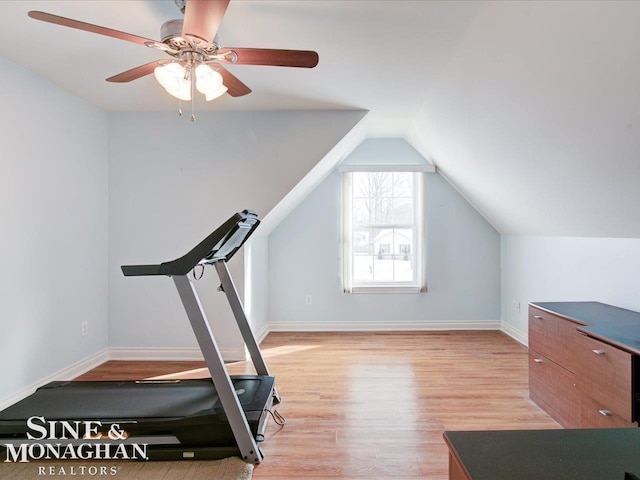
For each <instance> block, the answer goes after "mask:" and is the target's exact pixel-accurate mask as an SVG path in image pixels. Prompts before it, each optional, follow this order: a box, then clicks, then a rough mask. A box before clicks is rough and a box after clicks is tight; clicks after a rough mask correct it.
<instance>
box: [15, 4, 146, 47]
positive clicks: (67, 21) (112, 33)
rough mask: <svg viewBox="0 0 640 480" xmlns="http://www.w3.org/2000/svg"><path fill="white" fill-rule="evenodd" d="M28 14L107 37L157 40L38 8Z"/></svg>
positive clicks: (130, 40)
mask: <svg viewBox="0 0 640 480" xmlns="http://www.w3.org/2000/svg"><path fill="white" fill-rule="evenodd" d="M28 15H29V16H30V17H31V18H34V19H36V20H41V21H43V22H49V23H55V24H56V25H62V26H63V27H71V28H77V29H78V30H84V31H86V32H91V33H99V34H100V35H106V36H107V37H113V38H119V39H120V40H126V41H127V42H133V43H139V44H140V45H144V44H145V43H146V42H155V40H152V39H150V38H144V37H139V36H137V35H132V34H131V33H126V32H121V31H119V30H113V29H112V28H106V27H101V26H99V25H93V24H91V23H86V22H81V21H80V20H73V19H71V18H66V17H59V16H58V15H52V14H50V13H45V12H39V11H37V10H31V11H30V12H29V13H28Z"/></svg>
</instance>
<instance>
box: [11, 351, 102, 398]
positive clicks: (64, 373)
mask: <svg viewBox="0 0 640 480" xmlns="http://www.w3.org/2000/svg"><path fill="white" fill-rule="evenodd" d="M108 359H109V355H108V351H107V349H106V348H105V349H103V350H100V351H99V352H98V353H95V354H93V355H91V356H89V357H86V358H83V359H82V360H79V361H77V362H76V363H74V364H72V365H69V366H68V367H66V368H63V369H62V370H58V371H57V372H55V373H52V374H51V375H48V376H47V377H45V378H42V379H40V380H38V381H37V382H35V383H32V384H31V385H29V386H28V387H25V388H23V389H22V390H20V391H18V392H16V393H14V394H13V395H9V396H8V397H5V398H2V399H0V410H4V409H5V408H7V407H9V406H11V405H13V404H14V403H16V402H19V401H20V400H22V399H23V398H26V397H28V396H29V395H31V394H32V393H33V392H35V391H36V389H38V388H40V387H42V386H43V385H46V384H47V383H49V382H54V381H56V380H60V381H64V380H72V379H74V378H76V377H78V376H80V375H82V374H83V373H87V372H88V371H89V370H92V369H94V368H96V367H97V366H98V365H101V364H103V363H104V362H106V361H107V360H108Z"/></svg>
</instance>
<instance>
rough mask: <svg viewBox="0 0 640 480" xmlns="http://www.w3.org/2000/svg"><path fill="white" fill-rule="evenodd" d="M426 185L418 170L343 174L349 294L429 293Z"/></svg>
mask: <svg viewBox="0 0 640 480" xmlns="http://www.w3.org/2000/svg"><path fill="white" fill-rule="evenodd" d="M423 183H424V174H423V173H421V172H416V171H393V170H390V169H385V170H384V171H350V172H344V173H343V283H344V290H345V292H347V293H385V292H392V293H414V292H415V293H417V292H420V291H426V289H425V287H426V285H425V282H424V267H423V260H424V252H423V250H424V228H423V219H424V201H423Z"/></svg>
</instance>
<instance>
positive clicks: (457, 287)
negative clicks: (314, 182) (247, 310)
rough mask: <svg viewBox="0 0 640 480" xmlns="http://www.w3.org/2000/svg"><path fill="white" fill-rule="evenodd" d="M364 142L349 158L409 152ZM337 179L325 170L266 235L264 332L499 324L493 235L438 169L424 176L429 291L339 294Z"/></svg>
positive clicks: (403, 155) (407, 155)
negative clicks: (267, 328) (266, 323)
mask: <svg viewBox="0 0 640 480" xmlns="http://www.w3.org/2000/svg"><path fill="white" fill-rule="evenodd" d="M367 142H369V143H368V144H367V145H365V144H363V145H364V147H363V148H362V149H358V150H356V151H354V156H356V157H357V156H359V155H360V153H361V152H362V151H363V149H364V150H366V151H367V152H368V155H371V156H373V155H375V152H378V154H382V155H386V156H387V159H389V158H395V160H396V161H398V163H403V161H402V160H403V159H406V158H414V157H413V155H415V154H416V153H415V151H413V152H411V151H409V150H408V149H407V148H406V147H407V146H406V144H405V145H404V146H403V145H398V144H395V145H394V144H393V143H392V147H391V148H392V150H389V148H388V147H389V144H388V143H387V144H385V143H384V142H382V141H380V140H377V141H371V140H368V141H367ZM401 142H402V141H401ZM403 143H404V142H403ZM369 147H371V148H369ZM409 148H410V147H409ZM393 151H395V152H396V154H395V155H393V154H392V152H393ZM345 161H347V162H348V161H349V158H347V160H345ZM406 163H411V162H410V161H407V162H406ZM340 184H341V182H340V175H339V174H338V173H337V172H334V173H332V174H331V175H330V176H329V177H328V178H327V179H326V180H325V181H324V182H323V183H322V184H320V186H318V188H316V190H314V191H313V192H312V193H311V194H310V195H309V196H308V197H307V199H306V200H305V201H304V202H303V203H302V204H300V205H299V206H298V208H297V209H295V210H294V211H293V212H292V213H291V215H289V217H287V218H286V219H285V220H284V221H283V222H282V223H281V224H280V225H279V226H278V227H277V228H276V229H275V230H274V231H273V232H272V234H271V235H270V237H269V289H270V290H269V323H270V326H271V328H272V329H275V330H298V329H331V328H335V329H343V330H344V329H350V328H356V329H357V328H385V329H393V328H412V327H413V328H429V326H431V327H445V326H453V327H463V326H464V327H466V328H474V327H480V328H482V327H483V326H487V325H489V324H491V325H493V326H494V328H495V327H496V326H498V325H499V320H500V238H499V235H498V233H497V232H496V231H495V230H494V229H493V227H491V226H490V225H489V224H488V223H487V222H486V221H485V220H484V219H483V218H482V217H481V216H480V215H479V214H478V213H477V212H476V211H475V210H474V209H473V208H472V207H471V206H470V205H469V204H468V203H467V202H466V201H465V200H464V199H463V198H462V197H461V196H460V195H459V194H458V193H457V192H456V191H455V190H454V189H453V188H451V186H450V185H449V184H448V183H447V182H446V181H445V180H444V179H443V178H442V177H441V176H440V175H438V174H427V188H426V190H427V195H426V202H427V256H428V267H427V273H428V284H429V292H428V293H426V294H383V295H372V294H352V295H347V294H344V293H343V292H342V286H341V284H340V280H339V277H340V264H339V256H340V215H341V214H340V209H341V207H340V198H341V195H340V188H341V187H340ZM306 295H311V296H312V303H311V305H307V304H306V303H305V297H306Z"/></svg>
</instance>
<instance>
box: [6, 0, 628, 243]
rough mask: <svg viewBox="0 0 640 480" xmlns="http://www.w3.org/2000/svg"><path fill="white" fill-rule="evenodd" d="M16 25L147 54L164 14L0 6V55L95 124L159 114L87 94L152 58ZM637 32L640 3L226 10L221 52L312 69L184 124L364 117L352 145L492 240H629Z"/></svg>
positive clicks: (22, 0) (130, 98) (146, 105)
mask: <svg viewBox="0 0 640 480" xmlns="http://www.w3.org/2000/svg"><path fill="white" fill-rule="evenodd" d="M32 9H36V10H44V11H47V12H51V13H55V14H59V15H63V16H68V17H71V18H77V19H81V20H84V21H87V22H90V23H95V24H99V25H104V26H109V27H112V28H116V29H119V30H123V31H127V32H131V33H135V34H138V35H142V36H146V37H150V38H158V36H159V27H160V25H161V24H162V23H163V22H164V21H166V20H169V19H172V18H176V17H178V16H179V14H177V10H176V7H175V5H174V3H173V1H172V0H129V1H126V2H123V1H119V0H109V1H103V0H73V1H58V0H49V1H31V0H19V1H12V0H3V1H1V2H0V18H2V20H3V28H2V29H0V55H1V56H3V57H5V58H7V59H9V60H11V61H13V62H15V63H18V64H20V65H22V66H23V67H25V68H27V69H29V70H32V71H33V72H35V73H37V74H38V75H41V76H43V77H45V78H47V79H49V80H51V81H52V82H53V83H56V84H58V85H60V86H61V87H63V88H65V89H67V90H69V91H71V92H73V93H75V94H76V95H78V96H80V97H81V98H84V99H85V100H87V101H88V102H90V103H92V104H94V105H96V106H98V107H99V108H102V109H104V110H105V111H108V112H116V111H131V112H139V111H159V112H160V111H162V112H169V111H171V110H174V109H175V108H176V107H177V105H176V104H175V102H174V101H173V100H172V99H171V98H169V97H167V96H166V94H165V93H164V92H163V91H162V89H161V88H160V87H158V86H157V85H155V83H154V80H153V78H152V77H147V78H143V79H140V80H137V81H135V82H132V83H131V84H125V85H113V84H108V83H106V82H104V78H106V77H108V76H110V75H113V74H115V73H118V72H121V71H123V70H127V69H129V68H132V67H134V66H136V65H139V64H142V63H146V62H148V61H151V60H153V59H154V58H158V55H157V53H156V52H155V51H152V50H150V49H146V48H144V47H141V46H139V45H135V44H130V43H127V42H122V41H118V40H115V39H112V38H108V37H102V36H99V35H91V34H88V33H86V32H80V31H75V30H71V29H65V28H63V27H59V26H55V25H48V24H44V23H42V22H37V21H34V20H31V19H29V18H28V17H27V16H26V12H27V11H28V10H32ZM639 18H640V2H611V1H602V2H597V1H554V2H544V1H531V2H527V1H513V2H509V1H499V2H492V1H491V2H482V1H469V2H464V1H452V2H448V1H447V2H445V1H442V2H438V1H397V0H390V1H383V0H376V1H367V2H365V1H361V0H353V1H351V0H345V1H329V0H313V1H293V0H289V1H272V0H251V1H250V0H232V1H231V4H230V6H229V9H228V11H227V14H226V15H225V18H224V21H223V24H222V26H221V28H220V32H219V33H220V36H221V43H222V44H223V45H225V46H238V47H265V48H296V49H313V50H316V51H318V53H319V55H320V63H319V65H318V67H316V68H315V69H312V70H306V69H286V68H275V67H251V66H240V65H237V66H232V67H230V70H231V69H232V70H233V73H234V74H236V75H237V76H238V77H239V78H241V80H243V81H244V82H245V83H247V84H248V85H249V86H250V87H251V88H252V89H253V93H252V94H250V95H248V96H247V97H243V98H236V99H233V98H229V97H226V98H223V99H221V100H220V101H217V102H212V103H210V104H205V103H204V102H203V101H199V102H198V103H197V104H196V109H197V110H198V109H200V110H281V109H361V110H368V111H369V112H370V113H369V114H368V115H367V117H366V118H365V120H366V124H367V125H366V129H365V132H364V136H380V137H393V136H398V137H405V138H406V139H407V140H408V141H409V142H410V143H411V144H412V145H413V146H414V147H415V148H416V149H417V150H418V151H420V152H421V153H422V154H423V155H426V156H427V157H428V158H430V159H431V160H433V161H434V163H435V164H436V165H437V166H438V168H439V169H440V171H441V173H442V174H443V175H444V176H445V177H446V178H447V179H448V180H449V181H450V182H451V183H452V184H453V185H454V187H456V188H457V189H458V190H459V191H460V192H461V193H462V194H463V195H464V196H465V197H466V198H467V199H468V200H469V202H470V203H471V204H472V205H474V206H475V207H476V208H477V209H478V211H479V212H480V213H482V214H483V215H484V216H485V217H486V218H487V219H488V220H489V221H490V222H491V223H492V224H493V225H494V226H495V227H496V228H497V229H498V230H499V231H500V232H502V233H519V234H540V235H580V236H602V237H640V216H639V215H637V214H636V209H637V207H636V206H637V205H639V204H640V189H638V188H637V178H638V177H639V175H640V159H639V158H638V156H639V154H640V135H638V131H637V130H638V128H639V127H640V118H639V116H640V113H639V112H640V29H639V28H638V27H637V25H638V19H639ZM28 100H29V99H25V101H28ZM361 134H362V132H361V133H360V134H359V135H361Z"/></svg>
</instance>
